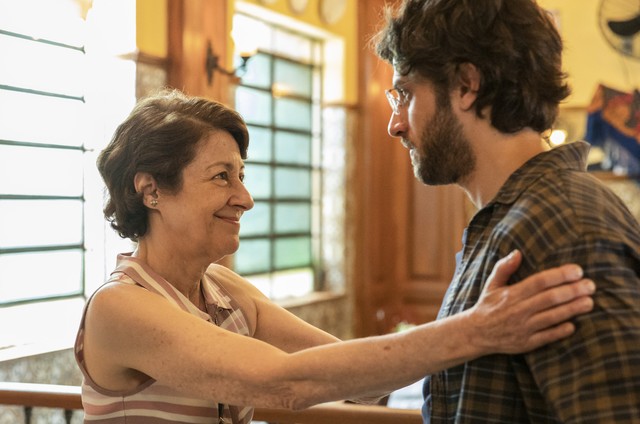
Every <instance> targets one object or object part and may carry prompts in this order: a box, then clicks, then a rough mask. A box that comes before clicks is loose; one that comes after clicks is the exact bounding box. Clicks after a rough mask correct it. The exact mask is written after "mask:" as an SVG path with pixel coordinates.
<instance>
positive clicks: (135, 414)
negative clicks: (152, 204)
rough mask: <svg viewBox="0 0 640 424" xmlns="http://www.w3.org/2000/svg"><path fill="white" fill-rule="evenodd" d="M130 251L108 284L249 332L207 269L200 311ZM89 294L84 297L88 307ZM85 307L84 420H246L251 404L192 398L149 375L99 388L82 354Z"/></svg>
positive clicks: (238, 423) (156, 423)
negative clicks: (139, 290) (123, 385)
mask: <svg viewBox="0 0 640 424" xmlns="http://www.w3.org/2000/svg"><path fill="white" fill-rule="evenodd" d="M130 255H131V254H121V255H118V261H117V264H116V269H115V270H114V271H113V273H112V274H111V278H110V279H109V280H108V281H107V282H113V281H117V282H121V283H125V284H136V285H139V286H142V287H144V288H145V289H147V290H150V291H152V292H155V293H158V294H160V295H161V296H163V297H164V298H165V299H167V300H168V301H169V302H171V303H173V304H175V305H176V306H178V307H179V308H181V309H182V310H184V311H186V312H189V313H190V314H192V315H196V316H199V317H201V318H202V319H204V320H207V321H209V322H211V323H212V324H214V325H218V326H219V327H221V328H224V329H226V330H228V331H232V332H234V333H238V334H243V335H246V336H250V334H249V333H250V331H249V326H248V324H247V320H246V318H245V316H244V314H243V313H242V311H241V310H240V307H239V305H238V304H237V302H236V301H235V300H234V299H233V298H231V296H230V295H229V293H228V292H227V291H226V290H225V289H224V288H223V287H222V286H221V285H220V284H218V283H217V282H216V281H215V277H213V275H212V274H211V273H210V272H209V271H207V272H206V273H205V275H204V277H203V283H204V284H203V291H204V295H205V299H206V303H207V312H208V314H207V313H204V312H202V311H201V310H199V309H198V308H197V307H196V306H195V305H194V304H192V303H191V302H190V301H189V300H188V299H187V298H186V297H185V296H184V295H183V294H182V293H180V292H179V291H178V290H176V289H175V288H174V287H173V286H172V285H171V284H169V283H168V282H167V281H166V280H165V279H164V278H162V277H161V276H160V275H158V274H156V273H155V272H154V271H153V270H152V269H150V268H149V267H148V266H147V265H146V264H145V263H144V262H142V261H140V260H138V259H137V258H133V257H131V256H130ZM89 302H91V298H89V300H88V301H87V306H88V305H89ZM87 306H85V310H84V313H83V315H82V321H81V323H80V329H79V330H78V335H77V338H76V343H75V356H76V361H77V363H78V366H79V367H80V370H81V371H82V374H83V376H84V379H83V383H82V405H83V408H84V422H85V423H86V424H89V423H94V424H125V423H126V424H161V423H202V424H205V423H206V424H210V423H213V424H219V423H223V422H224V423H233V424H246V423H250V422H251V418H252V417H253V408H251V407H243V406H233V405H219V404H218V403H216V402H215V401H212V400H203V399H194V398H192V397H189V396H186V395H184V394H182V393H180V392H178V391H176V390H174V389H172V388H171V387H168V386H164V385H161V384H160V383H158V382H156V381H155V380H153V379H149V380H148V381H147V382H145V383H144V384H142V385H141V386H139V387H138V388H136V389H135V390H132V391H127V392H114V391H110V390H106V389H103V388H101V387H100V386H98V385H97V384H96V383H95V382H94V381H93V380H92V379H91V377H90V376H89V373H88V372H87V370H86V367H85V362H84V354H83V341H84V320H85V315H86V310H87Z"/></svg>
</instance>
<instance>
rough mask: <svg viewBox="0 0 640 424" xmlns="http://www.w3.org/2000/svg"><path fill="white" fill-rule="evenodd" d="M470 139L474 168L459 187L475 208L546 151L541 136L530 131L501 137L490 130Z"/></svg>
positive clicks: (546, 146)
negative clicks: (523, 166) (474, 159)
mask: <svg viewBox="0 0 640 424" xmlns="http://www.w3.org/2000/svg"><path fill="white" fill-rule="evenodd" d="M471 140H472V144H473V148H474V151H475V154H476V160H477V162H476V169H475V171H474V172H473V173H472V174H471V175H470V176H469V177H468V178H467V179H465V181H462V182H460V184H459V185H460V186H461V187H462V188H463V189H464V190H465V192H466V193H467V195H468V196H469V198H470V199H471V201H472V202H473V204H474V205H475V206H476V207H477V208H478V209H481V208H483V207H484V206H485V205H487V203H489V202H490V201H491V200H492V199H493V198H494V197H495V196H496V195H497V194H498V191H499V190H500V188H501V187H502V186H503V185H504V183H505V182H506V181H507V179H508V178H509V176H511V174H513V173H514V172H515V171H516V170H518V169H519V168H520V167H521V166H522V165H524V164H525V162H527V161H528V160H529V159H531V158H533V157H534V156H536V155H538V154H540V153H542V152H544V151H547V150H549V147H548V145H547V144H546V142H545V141H544V140H543V139H542V137H541V136H540V134H538V133H537V132H535V131H533V130H531V129H524V130H522V131H519V132H517V133H514V134H504V133H500V132H499V131H496V130H495V129H493V128H492V129H491V130H488V131H481V132H478V133H476V134H475V136H472V138H471Z"/></svg>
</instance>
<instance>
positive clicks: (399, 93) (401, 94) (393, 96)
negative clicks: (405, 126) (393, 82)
mask: <svg viewBox="0 0 640 424" xmlns="http://www.w3.org/2000/svg"><path fill="white" fill-rule="evenodd" d="M384 94H385V96H387V100H388V101H389V105H390V106H391V110H392V111H393V114H394V115H400V108H401V107H403V106H405V105H406V104H407V103H408V102H409V95H408V94H407V93H406V91H404V90H399V89H397V88H395V87H392V88H389V89H388V90H384Z"/></svg>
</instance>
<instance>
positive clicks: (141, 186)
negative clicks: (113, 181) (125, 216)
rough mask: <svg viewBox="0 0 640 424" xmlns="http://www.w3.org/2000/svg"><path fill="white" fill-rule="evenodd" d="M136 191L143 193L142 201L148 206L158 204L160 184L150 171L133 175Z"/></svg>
mask: <svg viewBox="0 0 640 424" xmlns="http://www.w3.org/2000/svg"><path fill="white" fill-rule="evenodd" d="M133 186H134V187H135V189H136V193H142V202H143V203H144V204H145V206H146V207H148V208H152V209H153V208H155V207H156V206H158V185H157V184H156V180H155V178H153V176H152V175H151V174H149V173H148V172H136V175H135V176H134V177H133Z"/></svg>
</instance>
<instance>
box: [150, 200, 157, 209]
mask: <svg viewBox="0 0 640 424" xmlns="http://www.w3.org/2000/svg"><path fill="white" fill-rule="evenodd" d="M149 203H151V206H152V207H154V208H155V207H156V206H158V199H151V202H149Z"/></svg>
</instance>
